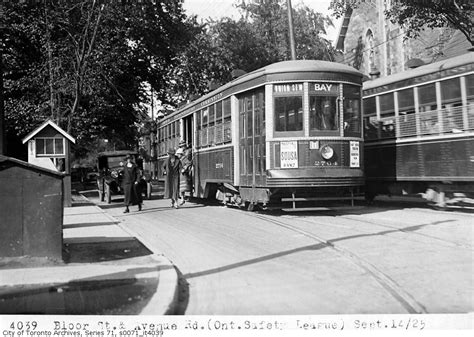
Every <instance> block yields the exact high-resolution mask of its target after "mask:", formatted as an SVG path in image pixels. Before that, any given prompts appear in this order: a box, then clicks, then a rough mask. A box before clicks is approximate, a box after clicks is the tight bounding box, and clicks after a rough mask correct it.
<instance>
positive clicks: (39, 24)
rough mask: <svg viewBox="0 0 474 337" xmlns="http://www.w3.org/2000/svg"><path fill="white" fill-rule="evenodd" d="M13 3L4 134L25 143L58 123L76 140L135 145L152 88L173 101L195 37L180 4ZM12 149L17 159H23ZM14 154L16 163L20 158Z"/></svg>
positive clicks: (82, 147) (6, 48) (86, 144)
mask: <svg viewBox="0 0 474 337" xmlns="http://www.w3.org/2000/svg"><path fill="white" fill-rule="evenodd" d="M111 4H112V3H109V2H106V1H105V2H104V1H96V0H88V1H86V0H83V1H80V2H56V1H54V2H53V1H42V2H21V3H16V2H7V3H5V4H4V10H5V15H4V16H3V18H4V19H3V20H4V21H5V25H4V26H5V29H4V35H3V39H2V44H3V45H2V47H3V52H4V57H3V65H4V68H5V69H4V81H5V92H4V93H5V106H6V109H5V111H6V114H5V119H6V129H7V132H8V135H9V136H10V137H9V138H10V139H13V138H15V139H17V140H18V139H21V138H22V137H24V136H25V135H26V134H27V133H28V132H30V131H31V130H32V129H33V128H34V127H35V126H36V125H37V124H38V123H41V122H42V121H44V120H45V119H46V118H54V119H55V120H56V121H57V122H58V124H59V125H60V126H61V127H63V128H64V129H66V130H68V131H70V132H71V134H72V135H74V136H75V137H76V139H77V140H78V142H77V147H76V152H77V153H87V152H89V151H91V150H92V149H93V148H94V147H97V144H99V143H100V139H108V140H109V143H113V144H116V145H118V146H119V147H124V148H134V147H135V146H136V144H137V138H138V131H137V128H138V125H139V123H140V122H141V121H142V116H143V111H142V108H141V107H140V103H143V102H146V101H147V100H148V99H149V94H148V92H147V90H146V87H145V86H144V85H143V83H145V82H147V83H150V84H151V86H152V87H153V90H154V92H155V93H156V94H157V95H158V97H159V98H160V99H163V100H167V99H168V87H169V80H170V78H169V76H168V74H169V73H170V71H171V69H172V68H173V67H175V66H176V64H177V62H179V60H178V59H177V58H176V55H177V54H178V53H179V52H181V50H182V49H183V48H184V47H183V46H185V45H186V44H187V43H188V41H189V40H190V38H191V37H190V36H189V33H188V31H189V30H190V29H191V28H190V26H189V25H190V24H191V23H189V22H187V21H186V17H185V15H184V12H183V9H182V1H181V0H173V1H165V2H156V1H146V2H138V3H134V2H128V1H123V2H119V3H116V2H114V3H113V6H112V5H111ZM17 150H18V149H14V150H13V151H17ZM14 154H15V153H12V154H11V155H14Z"/></svg>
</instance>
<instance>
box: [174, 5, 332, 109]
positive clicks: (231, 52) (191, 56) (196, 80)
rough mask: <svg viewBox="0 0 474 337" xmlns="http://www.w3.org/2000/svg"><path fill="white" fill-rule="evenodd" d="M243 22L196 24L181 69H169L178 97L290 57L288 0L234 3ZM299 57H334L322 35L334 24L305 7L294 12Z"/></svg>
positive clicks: (190, 95)
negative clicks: (326, 28)
mask: <svg viewBox="0 0 474 337" xmlns="http://www.w3.org/2000/svg"><path fill="white" fill-rule="evenodd" d="M236 6H237V7H238V8H239V9H240V12H241V18H240V19H238V20H234V19H231V18H228V17H224V18H221V19H219V20H208V21H207V22H206V23H203V24H201V25H200V26H198V25H194V27H195V28H194V31H193V34H194V38H193V39H192V41H191V42H190V43H189V44H188V45H187V47H186V48H185V49H183V51H182V52H181V54H180V56H179V63H180V64H181V66H179V67H178V68H173V71H174V72H173V77H174V78H175V80H174V85H173V86H172V87H170V90H172V92H173V93H179V95H176V97H175V98H176V99H177V100H179V99H181V100H186V99H190V98H192V97H193V96H194V95H202V94H204V93H206V92H208V91H209V90H210V86H209V83H218V84H223V83H226V82H228V81H230V80H231V79H232V74H231V73H232V71H233V70H236V69H241V70H244V71H245V72H250V71H253V70H256V69H258V68H261V67H264V66H266V65H268V64H271V63H275V62H279V61H284V60H288V59H290V58H291V57H290V50H289V36H288V18H287V9H286V1H283V0H267V1H262V2H260V3H255V2H248V3H245V2H242V3H239V4H237V5H236ZM293 11H294V14H293V19H294V30H295V40H296V50H297V58H299V59H320V60H330V61H332V60H333V59H334V53H335V51H334V48H333V47H332V46H331V43H330V42H329V41H328V40H326V39H325V38H323V37H322V36H321V35H322V34H324V33H325V27H327V26H329V25H332V21H331V20H330V18H329V17H325V16H323V15H321V14H320V13H316V12H314V11H313V10H311V9H309V8H308V7H306V6H299V7H297V8H296V9H294V10H293ZM190 20H194V21H195V20H196V18H190Z"/></svg>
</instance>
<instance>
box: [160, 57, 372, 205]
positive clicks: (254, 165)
mask: <svg viewBox="0 0 474 337" xmlns="http://www.w3.org/2000/svg"><path fill="white" fill-rule="evenodd" d="M361 86H362V74H361V73H360V72H358V71H357V70H355V69H353V68H352V67H349V66H346V65H343V64H338V63H332V62H326V61H314V60H295V61H284V62H279V63H275V64H271V65H268V66H266V67H264V68H261V69H258V70H256V71H253V72H251V73H248V74H245V75H243V76H241V77H239V78H237V79H235V80H233V81H232V82H230V83H227V84H225V85H223V86H222V87H220V88H218V89H216V90H214V91H212V92H210V93H209V94H207V95H205V96H203V97H201V98H199V99H197V100H195V101H193V102H190V103H189V104H187V105H186V106H184V107H182V108H180V109H179V110H177V111H176V112H174V113H172V114H170V115H168V116H166V117H165V118H164V119H162V120H161V121H160V122H159V124H158V144H159V146H158V147H159V149H158V151H159V167H160V168H161V167H162V164H163V161H164V159H165V158H166V153H167V150H168V148H176V147H177V145H178V143H179V141H180V140H181V139H184V140H185V141H186V142H187V143H188V144H190V145H191V146H192V148H193V160H194V192H193V196H194V197H198V198H214V197H216V195H217V196H218V198H219V199H221V200H223V201H224V202H226V203H232V202H233V203H236V204H238V205H239V206H246V207H248V208H249V209H252V208H253V206H254V205H256V204H260V205H267V206H268V205H269V204H274V203H276V204H280V203H281V202H291V203H292V205H293V207H295V206H296V203H297V202H299V201H307V200H334V199H337V200H340V199H344V198H352V197H353V195H354V192H357V191H358V190H359V189H360V188H361V187H362V186H363V185H364V183H365V180H364V169H363V162H364V160H363V153H362V151H363V135H362V116H361ZM159 175H160V178H161V179H162V178H163V177H162V173H161V172H160V173H159Z"/></svg>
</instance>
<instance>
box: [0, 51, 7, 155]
mask: <svg viewBox="0 0 474 337" xmlns="http://www.w3.org/2000/svg"><path fill="white" fill-rule="evenodd" d="M5 139H6V137H5V102H4V100H3V47H2V46H0V155H5V154H6V145H5Z"/></svg>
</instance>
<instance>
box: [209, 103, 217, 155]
mask: <svg viewBox="0 0 474 337" xmlns="http://www.w3.org/2000/svg"><path fill="white" fill-rule="evenodd" d="M215 119H216V115H215V105H214V104H213V105H211V106H209V123H208V126H207V145H210V146H213V145H215V141H216V140H215V127H214V121H215Z"/></svg>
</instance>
